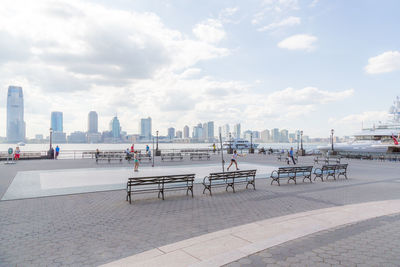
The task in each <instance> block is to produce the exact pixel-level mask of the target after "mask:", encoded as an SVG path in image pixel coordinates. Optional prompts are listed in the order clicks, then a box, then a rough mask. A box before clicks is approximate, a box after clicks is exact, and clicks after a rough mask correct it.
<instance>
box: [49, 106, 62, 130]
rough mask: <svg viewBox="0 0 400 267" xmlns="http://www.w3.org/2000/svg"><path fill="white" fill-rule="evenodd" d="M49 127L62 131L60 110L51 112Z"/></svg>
mask: <svg viewBox="0 0 400 267" xmlns="http://www.w3.org/2000/svg"><path fill="white" fill-rule="evenodd" d="M51 128H52V129H53V132H61V133H62V132H63V130H64V129H63V113H62V112H60V111H53V112H51Z"/></svg>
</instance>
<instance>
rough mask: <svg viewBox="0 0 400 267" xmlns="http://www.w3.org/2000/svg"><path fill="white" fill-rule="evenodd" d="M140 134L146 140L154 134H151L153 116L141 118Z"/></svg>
mask: <svg viewBox="0 0 400 267" xmlns="http://www.w3.org/2000/svg"><path fill="white" fill-rule="evenodd" d="M139 129H140V136H141V138H143V139H145V140H151V137H152V134H151V118H150V117H148V118H143V119H140V125H139Z"/></svg>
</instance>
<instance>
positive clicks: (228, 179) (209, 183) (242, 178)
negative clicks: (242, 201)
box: [203, 170, 257, 196]
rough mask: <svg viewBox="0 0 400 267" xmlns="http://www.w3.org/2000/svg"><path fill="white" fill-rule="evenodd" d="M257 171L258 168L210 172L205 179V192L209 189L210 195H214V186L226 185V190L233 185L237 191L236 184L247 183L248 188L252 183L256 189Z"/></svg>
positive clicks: (233, 188)
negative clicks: (212, 190)
mask: <svg viewBox="0 0 400 267" xmlns="http://www.w3.org/2000/svg"><path fill="white" fill-rule="evenodd" d="M256 171H257V170H243V171H242V170H240V171H232V172H215V173H210V175H208V176H206V177H204V179H203V185H204V190H203V194H204V193H205V191H206V190H208V191H209V192H210V196H212V192H211V189H212V188H213V187H225V190H226V191H228V187H231V188H232V190H233V192H234V193H235V184H246V189H247V188H248V186H249V185H252V186H253V189H254V190H256Z"/></svg>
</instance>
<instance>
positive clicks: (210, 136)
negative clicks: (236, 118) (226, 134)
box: [206, 121, 215, 141]
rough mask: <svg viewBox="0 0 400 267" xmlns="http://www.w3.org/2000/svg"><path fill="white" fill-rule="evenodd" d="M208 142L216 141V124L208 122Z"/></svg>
mask: <svg viewBox="0 0 400 267" xmlns="http://www.w3.org/2000/svg"><path fill="white" fill-rule="evenodd" d="M206 131H207V137H206V138H207V140H209V141H214V138H215V133H214V122H213V121H209V122H207V130H206Z"/></svg>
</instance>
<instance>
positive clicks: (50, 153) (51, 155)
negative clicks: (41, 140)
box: [47, 128, 54, 159]
mask: <svg viewBox="0 0 400 267" xmlns="http://www.w3.org/2000/svg"><path fill="white" fill-rule="evenodd" d="M52 137H53V128H50V135H49V140H50V147H49V151H48V152H47V155H48V157H49V158H50V159H51V158H52V157H54V155H53V153H52V148H53V147H52Z"/></svg>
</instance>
